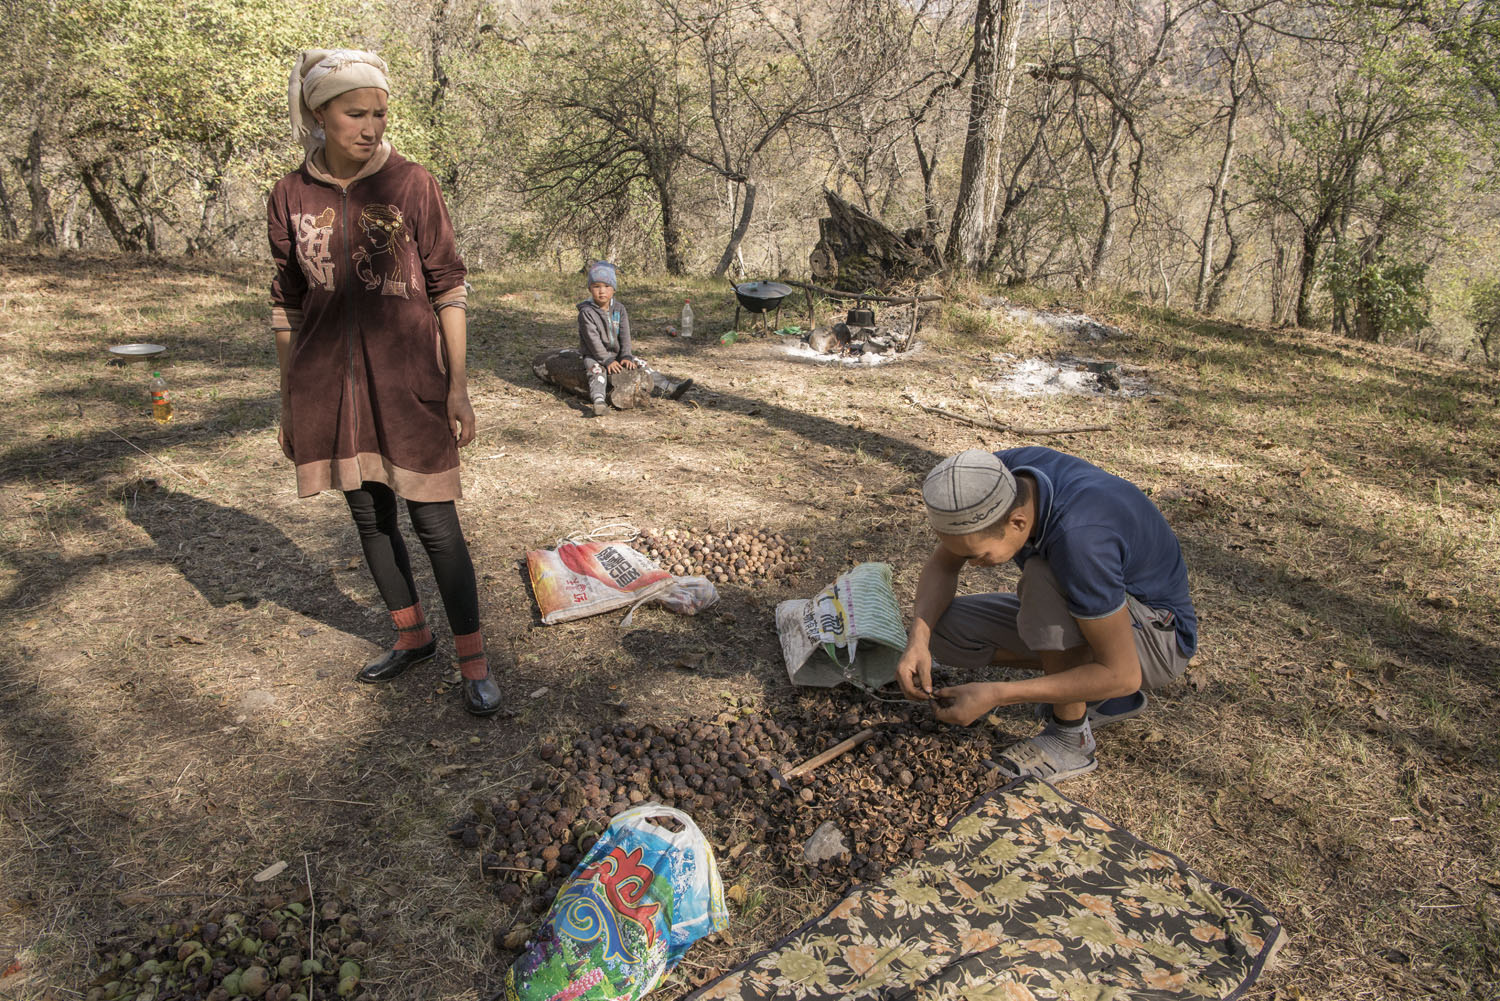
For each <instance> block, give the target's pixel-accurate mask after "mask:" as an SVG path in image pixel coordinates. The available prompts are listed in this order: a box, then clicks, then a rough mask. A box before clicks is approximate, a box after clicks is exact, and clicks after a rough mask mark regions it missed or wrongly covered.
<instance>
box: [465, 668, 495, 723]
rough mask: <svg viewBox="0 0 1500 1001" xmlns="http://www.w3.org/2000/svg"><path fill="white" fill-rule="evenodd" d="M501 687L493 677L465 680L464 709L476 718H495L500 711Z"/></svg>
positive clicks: (486, 676)
mask: <svg viewBox="0 0 1500 1001" xmlns="http://www.w3.org/2000/svg"><path fill="white" fill-rule="evenodd" d="M500 701H501V700H500V686H499V685H497V684H495V679H494V678H493V677H492V676H491V675H488V674H487V675H485V676H484V677H482V678H478V679H474V678H465V679H464V708H465V709H467V710H468V711H469V712H470V713H472V714H473V715H475V716H493V715H495V713H497V712H499V711H500Z"/></svg>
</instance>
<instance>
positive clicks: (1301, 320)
mask: <svg viewBox="0 0 1500 1001" xmlns="http://www.w3.org/2000/svg"><path fill="white" fill-rule="evenodd" d="M1322 242H1323V231H1322V229H1321V228H1319V229H1306V230H1303V231H1302V255H1301V257H1299V258H1298V260H1297V269H1298V270H1297V326H1299V327H1311V326H1312V321H1313V317H1312V283H1313V268H1315V267H1316V266H1317V263H1318V244H1320V243H1322Z"/></svg>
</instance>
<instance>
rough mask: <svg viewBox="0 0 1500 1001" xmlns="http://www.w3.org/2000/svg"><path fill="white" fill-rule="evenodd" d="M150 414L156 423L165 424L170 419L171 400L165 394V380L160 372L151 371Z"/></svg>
mask: <svg viewBox="0 0 1500 1001" xmlns="http://www.w3.org/2000/svg"><path fill="white" fill-rule="evenodd" d="M151 377H152V378H151V416H152V417H154V418H155V419H156V423H158V424H165V423H167V421H169V420H171V419H172V401H171V399H170V398H168V396H167V380H165V379H163V378H162V377H161V373H160V372H152V373H151Z"/></svg>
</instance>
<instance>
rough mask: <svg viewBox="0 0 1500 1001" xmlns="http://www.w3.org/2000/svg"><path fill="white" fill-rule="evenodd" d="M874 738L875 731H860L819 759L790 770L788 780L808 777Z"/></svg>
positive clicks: (814, 758)
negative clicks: (803, 776) (802, 776)
mask: <svg viewBox="0 0 1500 1001" xmlns="http://www.w3.org/2000/svg"><path fill="white" fill-rule="evenodd" d="M873 736H875V731H874V730H861V731H859V733H856V734H855V735H854V736H852V737H850V738H849V739H848V740H841V741H839V742H838V743H837V744H834V745H833V746H832V747H830V748H829V749H828V750H826V751H824V752H823V753H822V754H819V755H818V756H817V757H813V758H808V759H807V760H806V761H804V762H802V764H800V765H798V766H797V767H795V768H792V769H789V770H788V771H787V773H786V778H787V780H788V781H790V780H792V779H794V778H797V777H798V776H800V775H807V774H808V773H810V772H812V771H813V770H814V769H817V768H821V767H823V766H824V765H826V764H828V762H830V761H832V760H833V759H834V758H837V757H838V756H839V755H841V754H845V753H847V752H849V751H852V750H854V749H855V748H856V747H858V746H859V745H860V744H863V743H864V742H865V741H867V740H869V739H870V738H871V737H873Z"/></svg>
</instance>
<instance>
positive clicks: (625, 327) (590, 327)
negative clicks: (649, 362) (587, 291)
mask: <svg viewBox="0 0 1500 1001" xmlns="http://www.w3.org/2000/svg"><path fill="white" fill-rule="evenodd" d="M578 349H579V350H580V351H582V352H583V353H584V354H585V355H586V356H587V357H589V358H592V359H594V360H595V361H597V362H601V363H603V364H605V365H608V364H609V363H610V362H612V361H621V360H623V359H627V358H628V359H630V360H631V361H634V360H635V355H633V354H631V352H630V314H629V313H627V312H625V307H624V306H623V305H622V304H621V303H620V300H618V299H611V300H610V303H609V314H608V315H606V314H605V312H604V310H602V309H600V308H599V307H598V306H596V305H595V304H594V300H593V299H585V300H583V301H582V302H580V303H579V304H578Z"/></svg>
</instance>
